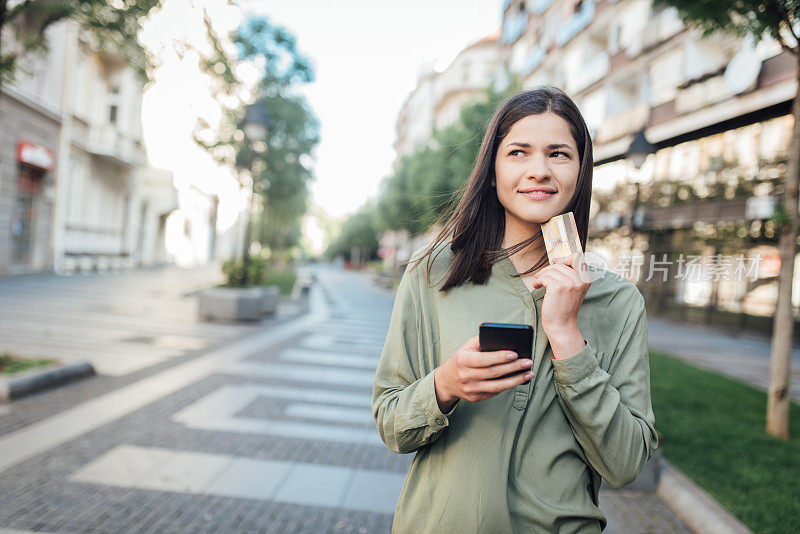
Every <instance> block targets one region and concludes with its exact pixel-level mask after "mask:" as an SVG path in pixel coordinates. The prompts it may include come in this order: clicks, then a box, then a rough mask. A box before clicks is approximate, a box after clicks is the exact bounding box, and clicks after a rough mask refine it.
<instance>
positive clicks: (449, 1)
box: [143, 0, 501, 229]
mask: <svg viewBox="0 0 800 534" xmlns="http://www.w3.org/2000/svg"><path fill="white" fill-rule="evenodd" d="M240 5H241V7H242V10H243V11H244V12H245V13H254V14H258V15H265V16H267V17H269V18H270V20H271V22H272V23H274V24H278V25H281V26H284V27H286V28H287V29H289V30H291V31H292V32H293V33H294V35H295V36H296V37H297V41H298V48H299V49H300V51H301V52H302V53H304V54H305V55H306V56H308V57H309V58H310V59H311V60H312V62H313V65H314V69H315V73H316V80H315V81H314V82H313V83H312V84H309V85H307V86H305V87H304V88H303V89H302V91H301V92H302V93H303V94H305V95H306V96H307V98H308V101H309V104H310V105H311V107H312V108H313V110H314V112H315V113H316V115H317V117H318V118H319V121H320V125H321V128H320V134H321V142H320V145H319V146H318V147H317V150H316V153H315V165H314V168H315V175H316V180H315V181H314V182H313V183H312V185H311V190H312V199H313V202H314V203H315V204H317V205H319V206H321V207H322V208H323V209H324V210H325V212H326V213H328V215H331V216H333V217H342V216H344V215H347V214H349V213H353V212H355V211H356V210H357V209H358V208H359V207H360V206H362V205H363V204H364V203H365V202H366V201H367V200H368V199H369V198H370V197H375V196H377V193H378V189H379V186H380V183H381V180H382V179H383V178H384V177H385V176H387V175H388V174H389V172H390V170H391V165H392V161H393V160H394V150H393V148H392V145H393V142H394V137H395V130H394V128H395V120H396V118H397V115H398V112H399V111H400V108H401V106H402V104H403V101H404V100H405V98H406V97H407V96H408V94H409V93H410V92H411V91H412V90H413V89H414V86H415V85H416V79H417V74H418V72H419V71H420V69H421V68H422V67H423V65H425V64H426V63H429V64H433V66H434V68H435V69H436V70H443V69H444V68H445V67H447V65H448V64H449V63H450V61H452V59H453V58H454V57H455V56H456V55H457V54H458V52H459V51H460V50H462V49H463V48H464V47H466V46H468V45H469V44H471V43H473V42H475V41H477V40H479V39H481V38H482V37H484V36H486V35H488V34H491V33H494V32H496V31H497V29H498V27H499V25H500V7H501V0H427V1H424V0H405V1H402V0H372V1H368V0H339V1H335V2H334V1H330V0H327V1H324V0H243V1H241V2H240ZM203 6H205V7H206V8H207V9H208V10H209V13H210V14H211V15H212V19H213V21H214V25H215V26H216V27H217V30H218V31H226V30H229V29H232V28H233V27H235V25H236V24H238V22H239V21H240V20H241V19H240V18H239V14H238V13H237V12H236V10H235V9H233V8H229V7H226V6H225V2H222V1H221V0H167V1H166V2H165V7H164V9H163V10H162V12H161V13H160V14H159V15H158V16H156V17H153V19H152V21H151V24H150V25H149V26H148V28H147V31H146V32H145V35H144V36H143V41H145V42H146V44H148V45H149V46H151V47H152V48H153V49H156V50H157V51H158V53H159V56H160V57H161V59H162V62H163V65H162V68H160V69H159V71H158V73H157V77H156V82H155V83H154V84H152V85H151V87H150V88H149V89H148V91H147V92H146V93H145V97H144V102H143V123H144V137H145V142H146V144H147V147H148V154H149V155H150V159H151V163H152V164H153V165H155V166H157V167H163V168H167V169H171V170H173V171H174V172H175V183H176V187H178V189H179V190H180V189H181V188H187V187H192V186H194V187H197V188H199V189H202V190H204V191H207V192H216V193H218V194H220V227H221V229H224V227H225V226H226V225H227V224H228V223H230V224H232V223H233V220H234V219H235V213H236V211H237V210H238V209H241V206H242V202H243V198H242V195H241V194H239V192H238V189H237V186H236V182H235V179H234V177H233V176H232V175H231V173H230V171H229V170H227V169H224V168H220V167H219V166H217V165H215V164H214V162H213V161H211V159H210V157H209V156H208V155H207V154H204V153H203V152H202V150H201V149H200V148H199V147H197V146H196V145H194V142H193V141H192V139H191V130H192V126H193V125H194V122H195V121H196V117H197V115H198V114H206V115H208V114H209V113H210V114H211V115H213V111H210V110H212V108H213V101H212V100H211V99H210V98H209V97H208V84H207V81H206V80H205V79H204V77H203V76H202V75H200V74H199V72H197V69H196V60H195V61H192V58H191V57H189V58H188V60H187V57H186V56H185V55H184V56H183V57H181V55H180V48H179V47H178V50H177V51H176V47H175V46H174V42H175V39H176V38H177V39H184V40H186V41H187V42H192V43H197V42H199V41H200V40H201V39H202V19H201V18H199V17H200V16H201V14H200V13H201V11H200V10H199V9H197V8H198V7H203ZM159 47H160V48H159ZM190 56H191V55H190ZM166 116H169V117H170V120H169V121H166V120H165V117H166Z"/></svg>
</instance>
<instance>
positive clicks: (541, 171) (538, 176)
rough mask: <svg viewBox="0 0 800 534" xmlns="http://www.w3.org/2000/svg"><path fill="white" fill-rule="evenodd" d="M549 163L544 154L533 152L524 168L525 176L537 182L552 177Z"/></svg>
mask: <svg viewBox="0 0 800 534" xmlns="http://www.w3.org/2000/svg"><path fill="white" fill-rule="evenodd" d="M549 163H550V161H549V160H548V158H547V155H546V154H541V153H536V154H534V155H533V156H531V157H530V158H529V159H528V165H527V167H526V168H525V172H526V173H527V175H528V176H527V177H528V178H530V179H532V180H536V181H537V182H542V181H546V180H549V179H550V178H552V176H551V170H550V165H549Z"/></svg>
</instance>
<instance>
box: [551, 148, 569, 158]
mask: <svg viewBox="0 0 800 534" xmlns="http://www.w3.org/2000/svg"><path fill="white" fill-rule="evenodd" d="M556 154H561V155H562V156H564V157H565V158H567V159H569V154H567V153H566V152H562V151H560V150H557V151H555V152H553V153H552V154H550V155H551V156H554V155H556ZM559 159H560V158H559Z"/></svg>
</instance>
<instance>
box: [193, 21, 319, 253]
mask: <svg viewBox="0 0 800 534" xmlns="http://www.w3.org/2000/svg"><path fill="white" fill-rule="evenodd" d="M206 28H207V30H208V33H209V37H210V40H211V44H212V50H213V52H212V54H211V55H210V56H209V57H206V58H204V61H203V63H202V66H203V68H204V70H205V72H206V73H208V74H209V75H211V76H212V78H214V79H215V80H216V81H217V90H216V93H217V98H218V100H219V101H220V102H223V103H224V102H230V101H231V100H233V101H234V104H233V105H232V106H231V107H228V108H225V111H224V114H223V119H222V122H221V124H220V125H219V126H218V127H212V126H211V125H210V124H209V123H208V122H207V121H200V122H199V125H198V126H199V128H198V130H197V131H196V133H195V140H196V141H197V142H198V143H199V144H200V145H201V146H202V147H204V148H205V149H207V150H209V151H210V153H211V154H212V156H214V157H215V159H216V160H217V161H219V162H220V163H223V164H227V165H230V166H234V165H235V166H237V167H239V168H244V169H251V170H252V171H253V174H254V175H253V177H252V178H253V179H254V180H255V181H256V183H255V187H254V193H255V194H257V195H258V196H259V197H260V204H261V208H262V209H261V212H260V215H259V220H258V222H257V225H258V226H257V227H258V232H257V234H256V235H257V237H258V240H259V242H260V243H261V244H262V245H265V246H267V247H269V248H270V249H271V250H273V251H274V252H276V253H277V254H275V255H274V256H277V257H282V255H281V253H282V251H283V250H284V249H285V248H286V247H287V246H290V245H292V244H294V243H296V242H297V241H298V239H299V228H300V220H301V218H302V216H303V215H304V214H305V212H306V210H307V208H308V197H309V193H308V183H309V182H310V181H311V179H312V177H313V173H312V170H311V168H310V161H311V154H312V152H313V150H314V148H315V147H316V145H317V144H318V143H319V122H318V121H317V119H316V117H315V116H314V113H313V112H312V111H311V108H310V107H309V105H308V103H307V102H306V99H305V97H303V96H302V95H298V94H296V88H297V86H298V84H301V83H308V82H311V81H313V79H314V71H313V69H312V67H311V63H310V61H309V60H308V59H307V58H306V57H305V56H303V55H302V54H301V53H300V52H299V51H298V50H297V42H296V39H295V38H294V36H293V35H292V34H291V33H290V32H289V31H288V30H286V29H285V28H282V27H280V26H276V25H274V24H272V23H271V22H270V21H269V19H267V18H265V17H248V18H246V19H245V20H244V22H243V23H242V25H241V26H240V27H239V28H238V29H237V30H236V31H235V32H234V33H233V35H231V36H230V38H231V41H232V43H233V44H234V45H235V47H236V51H237V56H236V57H235V58H234V57H232V56H231V55H230V54H229V53H228V52H227V51H226V50H225V46H224V44H223V40H222V39H221V38H220V37H219V36H217V35H216V34H215V33H214V31H213V29H212V27H211V23H210V21H209V20H208V18H207V17H206ZM242 62H249V63H251V64H252V65H255V66H257V67H258V68H260V69H261V76H260V78H259V80H258V82H257V83H256V85H255V87H254V88H253V89H252V93H254V95H255V102H256V103H258V104H260V105H262V106H263V107H264V108H265V109H266V110H267V112H268V113H269V117H270V123H271V125H270V132H269V135H268V136H267V138H266V140H264V142H265V146H263V147H262V150H254V147H253V144H252V143H251V141H252V140H248V139H246V138H245V136H244V132H243V131H242V128H241V123H242V119H243V118H244V113H245V109H246V107H247V105H249V102H246V101H244V100H242V99H241V98H240V97H238V96H237V95H240V94H241V93H242V90H243V89H244V87H243V86H244V84H243V82H242V81H241V80H240V79H239V78H238V77H237V76H236V74H235V73H236V65H237V64H239V63H242ZM245 92H247V91H245ZM248 94H249V93H248Z"/></svg>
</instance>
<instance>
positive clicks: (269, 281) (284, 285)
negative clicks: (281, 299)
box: [261, 271, 297, 296]
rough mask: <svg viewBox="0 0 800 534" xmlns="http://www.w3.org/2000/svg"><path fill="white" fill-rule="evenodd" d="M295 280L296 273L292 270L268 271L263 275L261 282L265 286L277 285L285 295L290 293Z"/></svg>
mask: <svg viewBox="0 0 800 534" xmlns="http://www.w3.org/2000/svg"><path fill="white" fill-rule="evenodd" d="M296 281H297V275H296V274H295V273H294V272H293V271H268V272H267V273H266V274H265V275H264V279H263V280H262V282H261V284H262V285H265V286H278V287H279V288H280V290H281V295H284V296H287V295H291V294H292V289H293V288H294V283H295V282H296Z"/></svg>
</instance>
